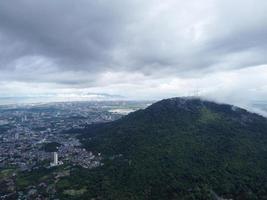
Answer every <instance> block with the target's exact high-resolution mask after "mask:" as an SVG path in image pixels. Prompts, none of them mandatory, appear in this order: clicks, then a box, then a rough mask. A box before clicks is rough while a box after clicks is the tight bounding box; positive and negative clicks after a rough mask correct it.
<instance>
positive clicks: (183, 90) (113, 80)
mask: <svg viewBox="0 0 267 200" xmlns="http://www.w3.org/2000/svg"><path fill="white" fill-rule="evenodd" d="M266 55H267V1H266V0H235V1H232V0H186V1H185V0H183V1H181V0H164V1H160V0H146V1H144V0H127V1H125V0H112V1H110V0H93V1H92V0H79V1H73V0H64V1H61V0H53V1H49V0H47V1H43V0H20V1H14V0H8V1H4V0H3V1H0V97H2V98H6V97H49V98H51V99H56V98H61V99H63V100H64V99H68V100H71V99H74V100H80V99H81V100H95V99H101V100H109V99H126V100H130V99H132V100H157V99H162V98H169V97H175V96H192V95H196V94H198V95H200V96H203V97H206V98H210V99H214V100H217V101H221V102H227V103H232V104H237V105H245V104H248V103H250V102H254V101H267V56H266Z"/></svg>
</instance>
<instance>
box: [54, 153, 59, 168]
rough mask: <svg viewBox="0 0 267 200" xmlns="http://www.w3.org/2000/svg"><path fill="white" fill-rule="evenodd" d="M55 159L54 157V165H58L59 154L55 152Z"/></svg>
mask: <svg viewBox="0 0 267 200" xmlns="http://www.w3.org/2000/svg"><path fill="white" fill-rule="evenodd" d="M53 157H54V165H58V154H57V152H53Z"/></svg>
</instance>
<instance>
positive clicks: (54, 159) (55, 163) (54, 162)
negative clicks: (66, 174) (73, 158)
mask: <svg viewBox="0 0 267 200" xmlns="http://www.w3.org/2000/svg"><path fill="white" fill-rule="evenodd" d="M62 164H63V162H62V161H58V153H57V152H53V162H51V163H50V166H51V167H54V166H58V165H62Z"/></svg>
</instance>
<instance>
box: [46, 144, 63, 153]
mask: <svg viewBox="0 0 267 200" xmlns="http://www.w3.org/2000/svg"><path fill="white" fill-rule="evenodd" d="M59 146H61V144H60V143H58V142H49V143H44V144H43V147H42V148H43V150H44V151H46V152H55V151H57V149H58V147H59Z"/></svg>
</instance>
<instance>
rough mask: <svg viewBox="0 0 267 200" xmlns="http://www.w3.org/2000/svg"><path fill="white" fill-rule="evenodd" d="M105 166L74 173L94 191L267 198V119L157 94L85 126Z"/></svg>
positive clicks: (105, 195) (126, 195)
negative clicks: (133, 107) (108, 120)
mask: <svg viewBox="0 0 267 200" xmlns="http://www.w3.org/2000/svg"><path fill="white" fill-rule="evenodd" d="M83 132H84V133H83V134H82V135H81V136H80V139H81V141H82V143H83V144H84V146H85V147H86V148H87V149H89V150H91V151H95V152H101V153H102V155H103V157H104V159H105V160H104V166H102V167H100V168H97V169H94V170H83V169H77V170H76V171H75V170H74V171H73V172H72V176H71V180H69V181H74V180H75V181H77V184H76V187H77V188H79V187H80V188H84V186H86V187H87V190H86V192H85V193H84V194H83V196H82V197H80V198H87V199H90V198H95V199H116V200H119V199H136V200H137V199H138V200H142V199H203V200H204V199H205V200H206V199H219V197H223V198H225V199H231V198H232V199H242V200H243V199H267V120H266V118H264V117H261V116H259V115H257V114H253V113H250V112H248V111H246V110H244V109H241V108H237V107H234V106H231V105H224V104H217V103H213V102H209V101H203V100H200V99H189V98H172V99H166V100H162V101H159V102H157V103H155V104H153V105H151V106H149V107H148V108H146V109H144V110H139V111H136V112H134V113H131V114H129V115H127V116H125V117H123V118H121V119H120V120H117V121H114V122H111V123H106V124H97V125H91V126H89V127H87V128H86V129H85V130H83Z"/></svg>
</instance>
